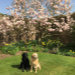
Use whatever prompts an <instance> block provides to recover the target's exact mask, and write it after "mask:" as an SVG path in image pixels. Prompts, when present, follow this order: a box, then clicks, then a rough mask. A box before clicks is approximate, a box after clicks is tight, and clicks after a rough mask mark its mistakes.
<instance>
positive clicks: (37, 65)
mask: <svg viewBox="0 0 75 75" xmlns="http://www.w3.org/2000/svg"><path fill="white" fill-rule="evenodd" d="M33 68H34V71H35V73H37V69H38V68H39V69H40V70H41V66H40V63H39V59H38V54H37V53H33V54H32V56H31V72H32V70H33Z"/></svg>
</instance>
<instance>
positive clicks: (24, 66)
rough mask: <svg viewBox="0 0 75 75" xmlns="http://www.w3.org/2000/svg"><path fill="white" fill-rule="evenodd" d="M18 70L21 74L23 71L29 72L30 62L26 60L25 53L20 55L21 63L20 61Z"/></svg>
mask: <svg viewBox="0 0 75 75" xmlns="http://www.w3.org/2000/svg"><path fill="white" fill-rule="evenodd" d="M19 69H22V71H23V72H24V69H25V70H26V71H28V70H30V61H29V59H28V54H27V52H25V53H23V54H22V61H21V64H20V67H19Z"/></svg>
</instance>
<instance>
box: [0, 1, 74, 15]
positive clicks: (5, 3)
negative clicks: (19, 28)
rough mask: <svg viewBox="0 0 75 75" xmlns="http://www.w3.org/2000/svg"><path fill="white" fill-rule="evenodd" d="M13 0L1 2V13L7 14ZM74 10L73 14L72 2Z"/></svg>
mask: <svg viewBox="0 0 75 75" xmlns="http://www.w3.org/2000/svg"><path fill="white" fill-rule="evenodd" d="M11 3H12V0H0V13H3V14H7V12H8V10H7V9H6V7H8V6H10V5H11ZM71 3H72V9H71V12H75V0H71Z"/></svg>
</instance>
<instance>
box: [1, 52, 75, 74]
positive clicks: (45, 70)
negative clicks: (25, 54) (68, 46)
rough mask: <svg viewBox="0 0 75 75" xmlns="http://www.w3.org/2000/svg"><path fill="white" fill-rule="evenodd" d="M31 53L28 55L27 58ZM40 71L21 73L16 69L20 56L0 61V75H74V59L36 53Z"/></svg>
mask: <svg viewBox="0 0 75 75" xmlns="http://www.w3.org/2000/svg"><path fill="white" fill-rule="evenodd" d="M31 54H32V53H29V58H30V56H31ZM38 54H39V60H40V63H41V66H42V70H41V71H38V73H37V74H34V72H32V73H31V72H26V71H25V72H22V71H21V70H19V69H18V68H17V65H18V64H19V63H20V61H21V56H11V57H8V58H5V59H2V60H0V75H75V58H74V57H66V56H61V55H54V54H47V53H38Z"/></svg>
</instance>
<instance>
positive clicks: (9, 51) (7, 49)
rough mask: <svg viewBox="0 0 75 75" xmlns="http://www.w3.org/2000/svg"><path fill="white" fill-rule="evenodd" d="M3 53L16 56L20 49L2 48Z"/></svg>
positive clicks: (12, 47) (14, 47) (13, 47)
mask: <svg viewBox="0 0 75 75" xmlns="http://www.w3.org/2000/svg"><path fill="white" fill-rule="evenodd" d="M1 51H2V52H3V53H9V54H16V52H18V51H19V47H16V46H12V45H11V46H9V45H8V46H3V47H2V48H1Z"/></svg>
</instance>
